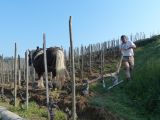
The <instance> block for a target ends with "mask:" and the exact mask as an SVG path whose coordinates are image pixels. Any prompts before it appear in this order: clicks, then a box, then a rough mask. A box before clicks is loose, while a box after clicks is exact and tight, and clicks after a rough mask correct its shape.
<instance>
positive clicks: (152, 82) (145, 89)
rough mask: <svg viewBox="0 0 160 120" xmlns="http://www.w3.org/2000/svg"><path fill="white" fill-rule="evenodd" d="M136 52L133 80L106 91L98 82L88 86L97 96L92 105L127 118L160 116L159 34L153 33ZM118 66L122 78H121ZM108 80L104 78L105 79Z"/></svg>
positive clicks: (155, 119) (159, 118) (159, 119)
mask: <svg viewBox="0 0 160 120" xmlns="http://www.w3.org/2000/svg"><path fill="white" fill-rule="evenodd" d="M149 41H150V42H146V43H145V44H143V45H141V43H138V44H139V46H141V47H139V48H137V50H136V52H135V68H134V71H133V80H132V81H131V82H128V83H126V82H124V83H122V84H120V85H119V86H117V87H115V88H113V89H112V90H111V91H107V90H106V89H104V88H103V87H102V84H101V83H97V84H94V85H92V86H91V87H90V89H91V91H93V92H95V93H96V96H94V97H91V98H89V101H90V104H91V105H92V106H99V107H103V108H105V109H106V110H110V111H111V112H113V113H114V114H115V115H117V116H120V117H122V118H125V119H127V120H160V36H155V37H153V38H151V40H149ZM122 74H123V70H121V79H124V77H123V76H124V75H122ZM105 81H107V80H105Z"/></svg>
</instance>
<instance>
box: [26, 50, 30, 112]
mask: <svg viewBox="0 0 160 120" xmlns="http://www.w3.org/2000/svg"><path fill="white" fill-rule="evenodd" d="M25 66H26V72H25V73H26V75H25V76H26V109H27V110H28V80H29V76H28V50H27V51H26V53H25Z"/></svg>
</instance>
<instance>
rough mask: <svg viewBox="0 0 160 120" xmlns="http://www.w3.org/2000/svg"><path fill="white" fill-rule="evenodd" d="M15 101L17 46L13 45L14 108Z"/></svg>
mask: <svg viewBox="0 0 160 120" xmlns="http://www.w3.org/2000/svg"><path fill="white" fill-rule="evenodd" d="M16 99H17V45H16V43H15V51H14V106H16Z"/></svg>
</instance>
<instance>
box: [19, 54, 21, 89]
mask: <svg viewBox="0 0 160 120" xmlns="http://www.w3.org/2000/svg"><path fill="white" fill-rule="evenodd" d="M18 85H19V87H20V86H21V62H20V55H18Z"/></svg>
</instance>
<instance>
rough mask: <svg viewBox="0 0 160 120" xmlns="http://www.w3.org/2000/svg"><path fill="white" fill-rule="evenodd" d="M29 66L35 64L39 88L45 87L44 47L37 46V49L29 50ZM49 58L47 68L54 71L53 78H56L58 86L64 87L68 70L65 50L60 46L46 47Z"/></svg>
mask: <svg viewBox="0 0 160 120" xmlns="http://www.w3.org/2000/svg"><path fill="white" fill-rule="evenodd" d="M28 56H29V66H31V65H32V64H33V67H34V68H35V71H36V73H37V74H38V85H37V87H38V88H44V83H43V74H44V72H45V67H44V52H43V49H40V48H39V47H37V49H36V50H32V51H29V55H28ZM46 56H47V57H46V58H47V70H48V72H52V79H55V83H56V85H57V86H58V88H60V89H61V88H62V86H63V85H64V81H65V79H66V77H65V76H66V75H68V77H69V74H68V71H67V69H66V66H65V60H64V52H63V50H62V49H61V48H59V47H50V48H47V49H46Z"/></svg>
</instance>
